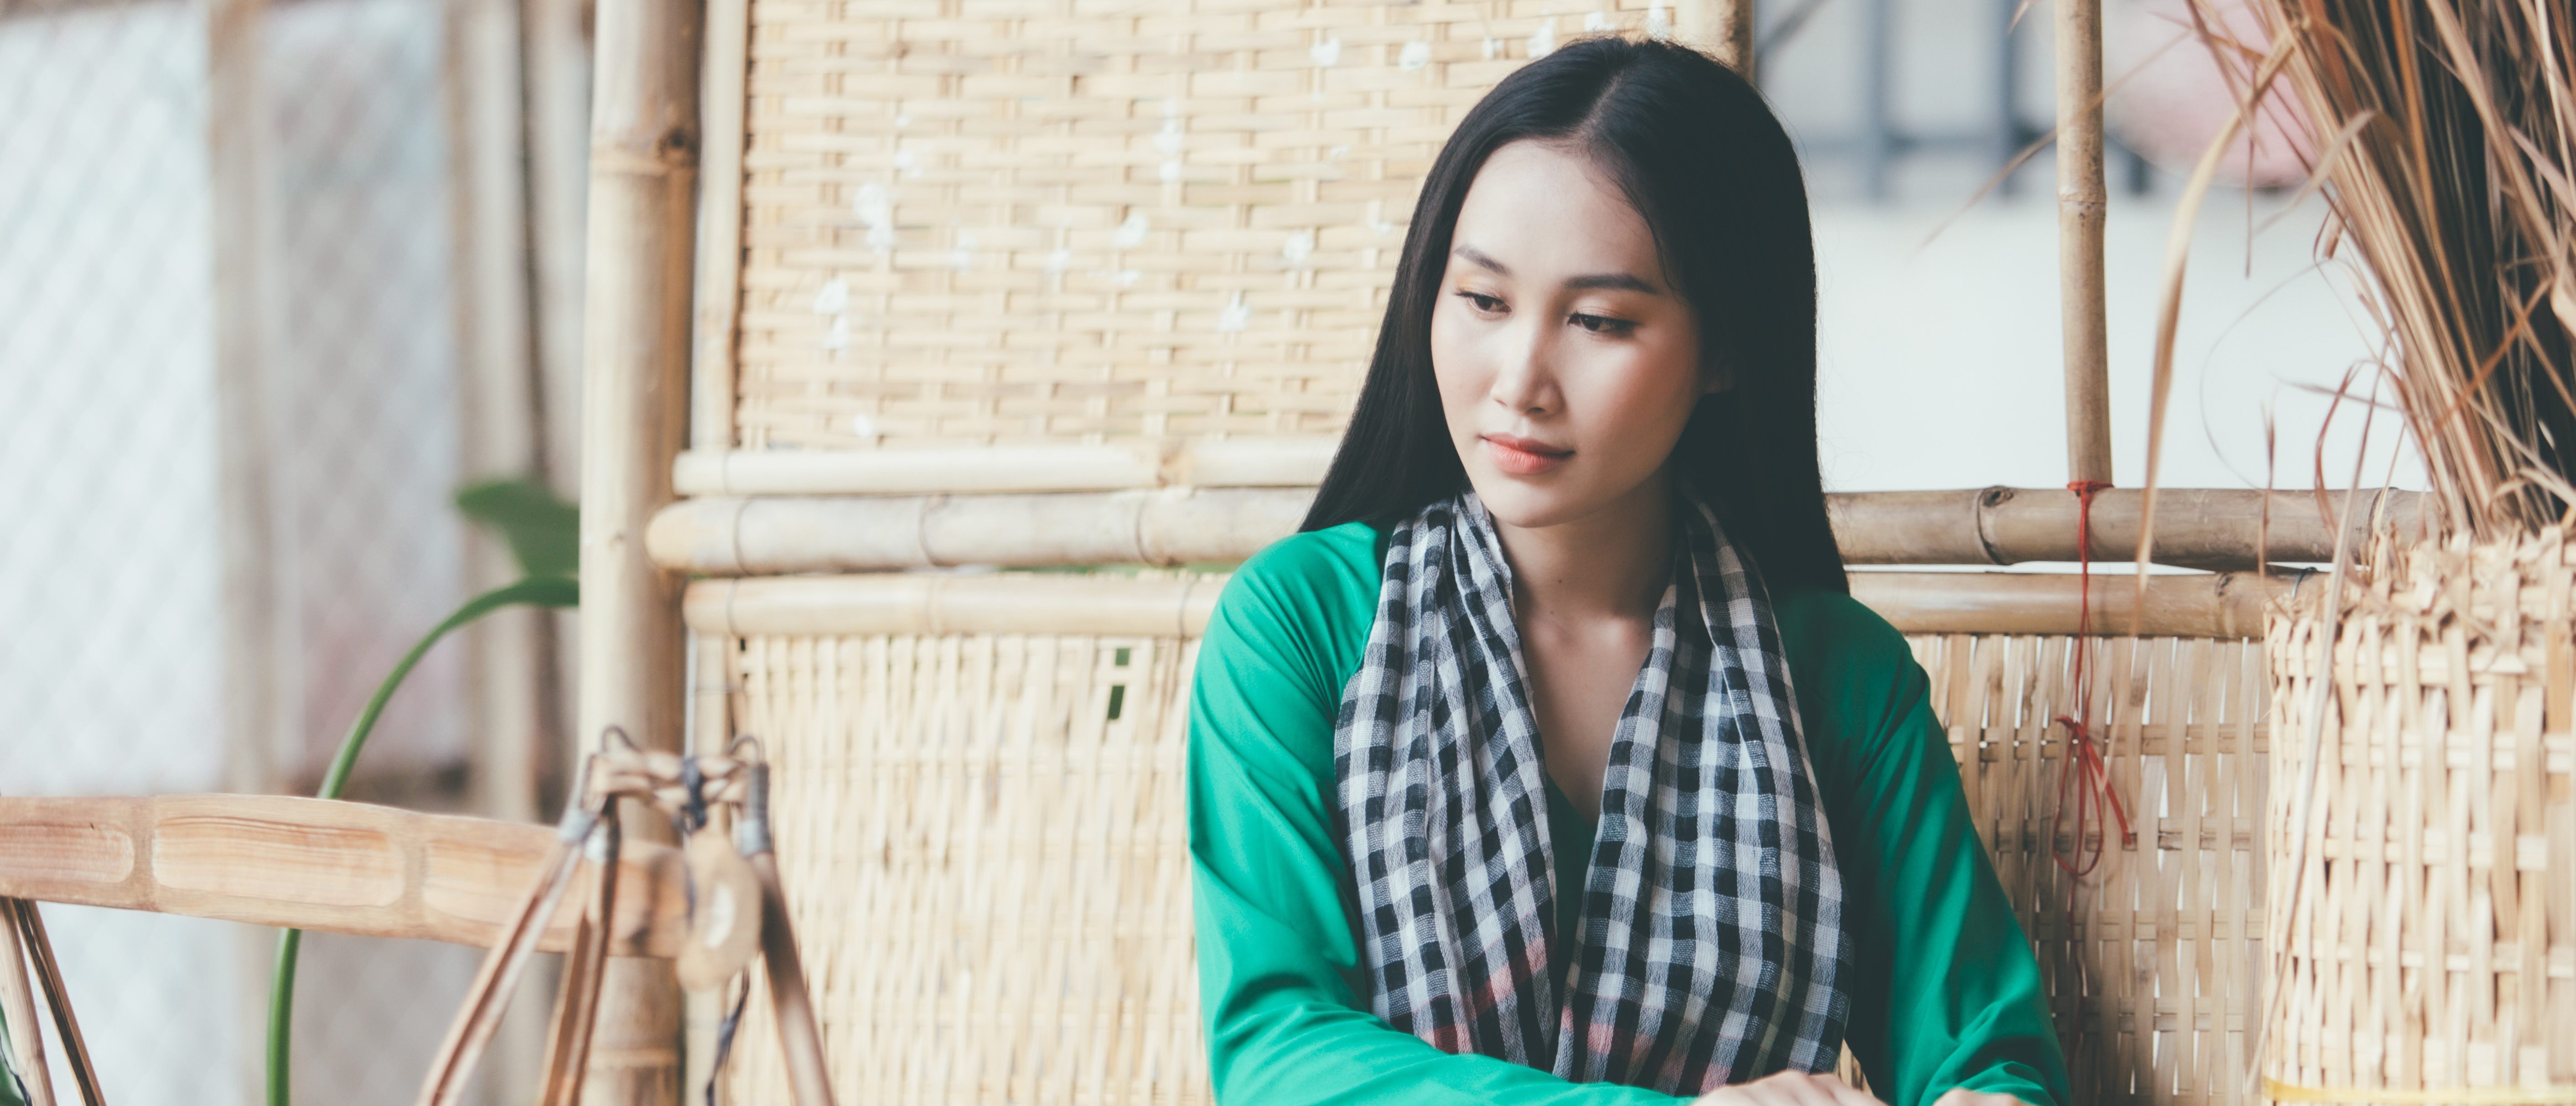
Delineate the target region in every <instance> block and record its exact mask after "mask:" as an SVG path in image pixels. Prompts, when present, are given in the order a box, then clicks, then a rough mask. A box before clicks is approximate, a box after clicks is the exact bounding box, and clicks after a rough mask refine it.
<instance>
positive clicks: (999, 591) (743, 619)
mask: <svg viewBox="0 0 2576 1106" xmlns="http://www.w3.org/2000/svg"><path fill="white" fill-rule="evenodd" d="M1851 581H1852V595H1853V597H1854V598H1857V599H1859V600H1860V601H1861V602H1862V603H1865V604H1867V605H1869V607H1870V608H1871V609H1872V610H1875V611H1877V612H1878V613H1879V614H1880V616H1882V617H1884V618H1886V619H1887V620H1888V622H1889V623H1890V624H1892V625H1894V626H1895V627H1896V628H1897V629H1898V630H1901V631H1903V632H1906V633H1988V634H2071V633H2073V632H2075V629H2076V624H2077V621H2078V617H2079V615H2080V614H2081V611H2080V609H2079V608H2080V604H2079V602H2078V596H2079V593H2080V585H2079V584H2078V582H2077V580H2076V578H2075V577H2074V576H2072V575H2066V574H2058V573H2048V574H2042V573H2022V572H1858V573H1853V574H1852V577H1851ZM1224 586H1225V577H1223V576H1197V575H1170V576H1112V575H1079V576H1064V575H1054V574H1042V573H994V574H979V575H936V574H928V573H876V574H851V575H842V576H784V577H757V578H749V579H738V580H735V579H719V580H700V581H697V582H695V583H693V584H691V585H689V589H688V595H687V599H686V600H685V603H684V607H683V609H684V614H685V617H686V618H687V620H688V623H689V626H690V628H691V629H693V630H695V631H697V632H699V633H702V634H714V635H725V636H736V637H741V636H758V635H768V634H794V635H811V634H836V635H837V634H894V633H903V634H911V633H922V634H958V633H1017V634H1139V635H1145V636H1196V635H1197V634H1199V633H1200V632H1201V631H1203V630H1204V629H1205V628H1206V626H1207V620H1208V616H1209V614H1210V613H1211V612H1212V611H1214V610H1215V604H1216V598H1217V595H1218V593H1219V592H1220V591H1222V590H1223V589H1224ZM2291 586H2292V585H2291V584H2290V583H2288V582H2286V581H2283V580H2279V579H2268V580H2267V579H2264V578H2261V577H2257V576H2253V575H2251V574H2244V573H2228V574H2221V575H2175V576H2155V577H2150V578H2149V579H2148V582H2147V588H2146V602H2145V605H2144V607H2143V611H2144V613H2145V621H2144V623H2143V624H2142V625H2143V632H2145V633H2148V634H2154V635H2181V636H2191V637H2219V638H2241V637H2247V636H2250V635H2252V634H2254V633H2256V632H2258V631H2260V630H2261V629H2262V625H2263V605H2264V603H2266V602H2267V601H2269V600H2270V599H2271V598H2273V597H2275V596H2277V595H2280V594H2282V593H2283V592H2286V591H2288V590H2289V589H2290V587H2291ZM2137 594H2138V592H2137V590H2136V588H2135V586H2134V584H2133V583H2132V581H2131V580H2130V579H2129V578H2127V577H2096V578H2095V579H2094V581H2093V593H2092V598H2093V630H2094V632H2096V633H2099V634H2119V633H2126V632H2128V629H2129V627H2130V624H2131V623H2130V615H2131V613H2132V612H2133V611H2136V610H2139V609H2140V608H2139V607H2137V606H2136V604H2135V599H2136V596H2137Z"/></svg>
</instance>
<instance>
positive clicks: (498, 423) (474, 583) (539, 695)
mask: <svg viewBox="0 0 2576 1106" xmlns="http://www.w3.org/2000/svg"><path fill="white" fill-rule="evenodd" d="M446 31H447V48H446V50H445V52H444V60H445V74H444V76H445V82H444V83H445V88H444V90H443V91H444V93H445V95H446V99H447V109H448V134H449V135H450V141H449V143H448V163H449V169H448V195H449V196H450V198H451V199H450V203H451V205H452V210H453V211H454V213H455V214H454V219H453V222H454V223H455V227H454V231H455V242H456V258H457V261H456V265H455V267H454V268H455V280H454V290H455V300H456V328H457V335H458V342H457V345H458V348H459V349H461V350H464V351H467V355H466V356H465V357H464V358H463V361H462V363H461V366H460V367H461V369H462V371H461V372H460V373H459V382H460V384H461V385H462V387H460V388H459V389H458V418H457V423H458V426H459V428H460V430H461V433H460V435H459V437H460V439H461V440H460V443H459V444H460V446H461V449H460V453H461V465H460V467H461V468H462V469H463V471H464V475H465V476H466V477H467V478H468V479H487V478H492V477H520V476H528V475H531V474H534V473H537V472H541V471H543V464H544V460H543V449H544V440H545V427H544V426H543V424H542V422H541V421H540V419H539V418H538V413H539V409H540V407H539V401H538V396H537V376H536V372H537V368H536V359H535V350H534V341H535V339H534V333H533V331H532V329H531V328H532V327H533V325H534V315H535V311H534V304H533V299H532V297H533V295H534V290H533V288H532V287H531V278H530V271H529V249H530V242H529V239H528V208H527V194H528V188H527V185H528V179H527V166H526V156H525V155H526V150H527V142H526V134H525V130H524V118H523V116H522V114H521V111H520V105H521V104H522V103H523V102H524V97H523V96H522V95H521V82H520V75H521V69H520V65H519V59H520V53H521V52H520V27H519V11H518V5H517V4H516V3H514V2H511V0H460V2H458V3H454V4H451V5H449V6H448V7H447V10H446ZM465 540H466V550H465V554H466V577H467V582H468V588H469V591H471V592H473V593H481V592H483V591H487V590H489V589H492V588H496V587H500V586H502V585H504V584H508V583H509V582H511V581H512V580H515V579H518V577H519V572H518V569H517V567H516V566H515V565H514V564H513V563H512V559H511V556H510V553H509V550H508V548H507V547H506V546H505V545H504V544H503V543H502V542H501V541H499V540H498V539H497V538H494V537H492V536H489V535H483V534H474V533H468V534H467V535H466V536H465ZM553 629H554V622H553V615H552V614H551V612H546V611H535V610H511V611H499V612H495V613H494V614H493V615H491V616H490V617H487V618H486V619H484V620H483V621H482V622H480V623H478V624H476V625H474V626H471V627H468V628H467V629H466V631H465V642H466V647H467V652H468V656H469V664H470V666H471V668H472V672H473V675H472V678H471V679H470V681H469V682H468V688H467V694H468V696H469V698H470V699H471V700H472V705H471V710H470V714H471V716H472V717H473V718H474V720H475V725H474V732H475V733H476V735H477V740H476V744H475V757H476V762H477V764H478V766H479V770H478V771H477V772H476V773H475V774H474V784H473V786H474V791H475V800H474V809H475V810H476V811H477V812H479V813H481V814H484V815H486V816H488V817H493V818H499V819H502V820H504V821H516V822H528V821H535V820H537V819H538V818H540V817H542V816H543V815H542V813H541V808H542V806H543V801H542V797H541V793H540V791H539V785H540V781H541V778H542V775H543V773H542V772H541V770H540V766H541V765H543V764H544V763H545V762H546V761H547V759H548V758H547V757H545V756H544V755H543V753H542V752H541V750H542V749H544V748H546V747H547V745H548V743H550V742H555V741H560V740H561V739H562V738H561V730H562V728H563V719H562V717H561V715H560V714H559V713H558V711H557V710H556V706H557V704H556V703H555V702H553V701H552V700H553V698H554V693H555V690H556V688H557V686H558V683H559V680H560V675H559V673H558V672H557V671H556V670H555V667H554V660H555V645H554V636H555V635H554V633H553Z"/></svg>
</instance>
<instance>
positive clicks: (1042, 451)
mask: <svg viewBox="0 0 2576 1106" xmlns="http://www.w3.org/2000/svg"><path fill="white" fill-rule="evenodd" d="M1338 444H1339V443H1338V442H1337V441H1335V440H1334V439H1332V438H1327V437H1300V438H1220V439H1215V440H1212V441H1204V442H1194V443H1188V444H1182V443H1169V444H1165V445H1155V446H1148V445H1135V446H1115V445H1045V446H1004V447H999V448H978V449H887V450H856V449H850V450H761V449H746V450H716V449H706V448H698V449H692V450H690V451H689V452H687V453H683V454H681V455H680V458H679V460H678V461H677V462H676V463H675V464H674V466H673V468H672V474H671V484H672V488H673V489H674V490H675V491H677V492H678V493H679V494H680V495H683V496H712V495H841V494H849V495H927V494H932V493H948V492H986V493H1000V492H1094V491H1121V490H1126V489H1131V488H1168V487H1182V486H1191V487H1202V488H1297V487H1313V486H1315V485H1316V484H1318V483H1321V482H1322V481H1323V479H1324V468H1325V466H1327V465H1329V464H1331V463H1332V460H1333V450H1334V448H1335V447H1336V446H1337V445H1338Z"/></svg>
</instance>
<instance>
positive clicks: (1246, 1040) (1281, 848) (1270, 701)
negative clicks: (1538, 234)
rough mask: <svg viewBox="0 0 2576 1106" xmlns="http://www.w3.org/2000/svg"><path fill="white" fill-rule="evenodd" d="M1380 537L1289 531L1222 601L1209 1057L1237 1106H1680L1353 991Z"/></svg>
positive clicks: (1195, 849) (1207, 897) (1206, 648)
mask: <svg viewBox="0 0 2576 1106" xmlns="http://www.w3.org/2000/svg"><path fill="white" fill-rule="evenodd" d="M1374 540H1375V539H1374V536H1373V535H1372V534H1371V533H1370V532H1369V531H1368V530H1367V529H1366V528H1365V527H1364V526H1360V525H1358V524H1354V525H1351V526H1344V527H1336V528H1334V529H1332V530H1327V531H1321V532H1317V533H1313V534H1305V535H1300V536H1298V537H1295V538H1290V539H1288V540H1287V541H1285V542H1282V543H1280V544H1279V545H1275V546H1272V547H1271V548H1270V549H1269V550H1267V551H1265V552H1264V553H1263V554H1262V555H1260V556H1258V557H1255V558H1254V559H1253V560H1252V561H1251V562H1249V563H1247V564H1245V565H1244V567H1243V570H1242V571H1240V572H1238V573H1236V574H1235V578H1234V580H1233V581H1232V582H1231V583H1229V584H1228V585H1227V586H1226V590H1225V593H1224V595H1223V596H1222V597H1221V598H1220V599H1219V600H1218V601H1217V607H1216V612H1215V614H1214V616H1213V618H1212V619H1211V620H1210V622H1209V625H1208V631H1207V636H1206V638H1205V639H1204V640H1203V641H1202V642H1201V643H1200V646H1199V658H1198V668H1197V675H1196V677H1195V683H1194V685H1193V687H1192V688H1191V692H1190V716H1189V766H1188V786H1189V822H1190V866H1191V877H1192V883H1193V885H1194V887H1195V892H1196V893H1195V900H1196V911H1197V917H1198V949H1199V990H1200V995H1201V999H1202V1001H1203V1003H1204V1007H1203V1010H1204V1014H1205V1017H1206V1019H1207V1033H1208V1068H1209V1075H1210V1077H1211V1078H1212V1080H1213V1081H1214V1083H1215V1087H1216V1096H1217V1101H1218V1102H1220V1103H1223V1104H1224V1106H1291V1104H1298V1103H1324V1102H1332V1103H1402V1104H1403V1106H1448V1104H1452V1103H1455V1104H1458V1106H1468V1104H1479V1106H1518V1104H1523V1103H1531V1104H1535V1103H1551V1104H1564V1106H1613V1104H1627V1103H1641V1104H1642V1103H1663V1104H1669V1103H1673V1102H1677V1101H1680V1100H1678V1099H1674V1098H1672V1097H1670V1096H1667V1095H1662V1094H1656V1093H1654V1092H1651V1091H1642V1090H1637V1089H1634V1088H1628V1087H1618V1086H1611V1085H1606V1084H1575V1083H1568V1082H1566V1081H1564V1080H1561V1079H1558V1078H1556V1077H1555V1076H1553V1075H1551V1074H1549V1073H1547V1072H1544V1071H1540V1070H1538V1069H1535V1068H1530V1067H1525V1066H1522V1065H1519V1064H1514V1063H1510V1062H1508V1061H1504V1060H1496V1059H1492V1058H1489V1057H1483V1056H1454V1055H1451V1054H1449V1053H1446V1052H1442V1051H1440V1050H1439V1049H1436V1048H1433V1047H1432V1046H1431V1045H1429V1044H1427V1043H1425V1042H1423V1041H1422V1040H1420V1039H1418V1038H1416V1037H1414V1036H1412V1035H1411V1034H1407V1033H1401V1032H1398V1031H1396V1030H1395V1029H1393V1028H1391V1027H1389V1026H1388V1025H1387V1024H1386V1023H1385V1022H1383V1021H1380V1020H1379V1019H1378V1018H1377V1017H1375V1016H1374V1015H1372V1014H1370V1013H1369V1012H1368V1009H1367V1006H1366V1004H1365V1003H1364V1002H1363V1001H1362V1000H1361V999H1360V998H1359V997H1358V996H1357V994H1356V992H1355V991H1354V988H1353V986H1352V981H1353V976H1352V974H1351V973H1355V972H1356V971H1357V963H1358V956H1357V952H1358V950H1357V948H1356V946H1355V944H1354V942H1353V940H1352V938H1351V927H1350V922H1349V919H1348V916H1347V914H1346V913H1345V910H1344V907H1343V904H1342V893H1341V879H1340V872H1341V870H1342V863H1343V862H1342V856H1341V846H1340V844H1339V834H1338V832H1337V831H1336V829H1335V826H1334V817H1335V816H1334V810H1335V805H1334V800H1333V795H1332V780H1333V778H1334V773H1333V763H1332V755H1333V719H1334V715H1335V713H1336V712H1337V711H1338V710H1339V708H1340V704H1341V693H1342V687H1343V685H1344V683H1346V682H1347V680H1348V676H1349V674H1350V673H1351V672H1353V671H1355V670H1356V669H1357V667H1358V664H1359V654H1360V651H1361V650H1362V649H1364V648H1365V647H1366V645H1367V640H1368V628H1369V621H1370V615H1371V614H1372V612H1373V610H1374V608H1375V605H1376V597H1377V565H1376V558H1375V556H1374Z"/></svg>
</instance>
